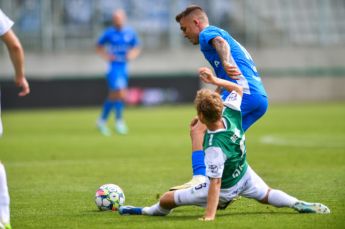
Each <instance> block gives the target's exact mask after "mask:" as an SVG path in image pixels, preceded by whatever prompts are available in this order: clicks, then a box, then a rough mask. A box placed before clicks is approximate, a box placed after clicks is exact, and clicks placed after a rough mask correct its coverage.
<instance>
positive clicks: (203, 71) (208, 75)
mask: <svg viewBox="0 0 345 229" xmlns="http://www.w3.org/2000/svg"><path fill="white" fill-rule="evenodd" d="M199 76H200V78H201V80H202V81H203V82H205V83H209V84H213V85H216V86H218V87H223V88H225V89H226V90H227V91H236V92H237V93H238V94H239V95H241V96H242V94H243V88H242V87H241V86H239V85H238V84H235V83H233V82H230V81H227V80H223V79H219V78H217V77H216V76H214V75H213V73H212V71H211V69H209V68H207V67H201V68H199Z"/></svg>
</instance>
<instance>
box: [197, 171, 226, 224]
mask: <svg viewBox="0 0 345 229" xmlns="http://www.w3.org/2000/svg"><path fill="white" fill-rule="evenodd" d="M221 183H222V182H221V178H211V179H210V187H209V189H208V196H207V206H206V211H205V215H204V217H203V218H202V219H201V220H204V221H210V220H214V219H215V217H216V212H217V206H218V202H219V193H220V185H221Z"/></svg>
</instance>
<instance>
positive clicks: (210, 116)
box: [194, 89, 223, 123]
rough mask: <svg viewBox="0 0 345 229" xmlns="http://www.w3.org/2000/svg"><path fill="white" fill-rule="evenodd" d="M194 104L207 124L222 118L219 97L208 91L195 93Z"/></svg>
mask: <svg viewBox="0 0 345 229" xmlns="http://www.w3.org/2000/svg"><path fill="white" fill-rule="evenodd" d="M194 104H195V107H196V110H197V112H198V115H199V114H202V116H203V118H204V119H205V121H206V122H207V123H214V122H216V121H218V120H219V119H220V118H221V117H222V112H223V101H222V99H221V97H220V95H219V94H218V93H216V92H212V91H211V90H209V89H201V90H199V91H198V92H197V94H196V97H195V100H194Z"/></svg>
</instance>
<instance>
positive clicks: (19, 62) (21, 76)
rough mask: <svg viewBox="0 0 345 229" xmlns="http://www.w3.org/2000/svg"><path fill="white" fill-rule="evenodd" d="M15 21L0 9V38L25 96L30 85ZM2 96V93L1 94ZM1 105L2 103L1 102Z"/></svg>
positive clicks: (1, 132) (21, 93)
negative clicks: (14, 30)
mask: <svg viewBox="0 0 345 229" xmlns="http://www.w3.org/2000/svg"><path fill="white" fill-rule="evenodd" d="M13 24H14V23H13V21H12V20H11V19H9V18H8V17H7V16H6V15H5V14H4V13H3V12H2V10H1V9H0V38H1V40H2V41H3V42H4V43H5V45H6V47H7V49H8V52H9V54H10V58H11V61H12V64H13V67H14V71H15V82H16V85H17V86H18V87H21V88H22V90H21V92H20V93H19V94H18V95H19V96H25V95H27V94H29V93H30V87H29V84H28V82H27V80H26V78H25V73H24V50H23V48H22V45H21V44H20V41H19V39H18V38H17V36H16V35H15V33H14V32H13V31H12V29H11V28H12V26H13ZM0 94H1V93H0ZM0 105H1V102H0ZM2 134H3V127H2V122H1V106H0V136H1V135H2Z"/></svg>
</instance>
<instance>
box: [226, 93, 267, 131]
mask: <svg viewBox="0 0 345 229" xmlns="http://www.w3.org/2000/svg"><path fill="white" fill-rule="evenodd" d="M228 95H229V92H228V91H223V92H222V94H221V97H222V99H223V100H224V99H225V98H226V97H227V96H228ZM267 108H268V99H267V97H266V96H264V95H260V94H250V95H248V94H243V98H242V104H241V112H242V128H243V130H244V131H246V130H247V129H248V128H249V127H250V126H251V125H253V124H254V123H255V122H256V121H257V120H258V119H259V118H261V117H262V116H263V115H264V114H265V113H266V111H267Z"/></svg>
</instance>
